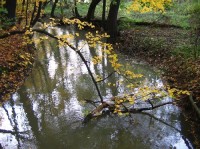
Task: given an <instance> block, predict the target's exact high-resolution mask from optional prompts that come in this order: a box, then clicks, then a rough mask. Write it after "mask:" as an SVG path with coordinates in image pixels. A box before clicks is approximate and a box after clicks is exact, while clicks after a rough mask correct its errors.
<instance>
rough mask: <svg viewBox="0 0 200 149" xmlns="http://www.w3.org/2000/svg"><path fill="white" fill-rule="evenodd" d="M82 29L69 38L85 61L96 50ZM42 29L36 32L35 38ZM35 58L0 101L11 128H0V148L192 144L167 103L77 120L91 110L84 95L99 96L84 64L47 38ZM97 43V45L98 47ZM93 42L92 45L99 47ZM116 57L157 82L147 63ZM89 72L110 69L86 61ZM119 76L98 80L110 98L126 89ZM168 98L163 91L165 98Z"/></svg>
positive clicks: (0, 114)
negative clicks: (18, 85)
mask: <svg viewBox="0 0 200 149" xmlns="http://www.w3.org/2000/svg"><path fill="white" fill-rule="evenodd" d="M48 31H49V32H52V33H54V34H59V35H61V34H63V33H64V34H66V33H69V32H74V30H73V29H68V30H66V28H52V29H49V30H48ZM83 34H84V32H82V34H81V36H80V37H77V38H76V39H75V40H73V41H72V42H73V43H74V45H76V46H82V52H83V53H84V55H85V56H86V59H87V60H88V61H90V60H91V56H95V55H97V53H98V52H100V53H98V54H101V53H102V52H101V51H100V50H94V49H90V50H89V48H88V45H84V46H83V41H84V38H83ZM40 36H41V35H39V34H36V35H35V38H39V37H40ZM36 47H37V59H36V61H35V65H34V67H33V70H32V73H31V74H30V76H29V77H28V78H27V80H26V81H25V83H24V85H23V86H22V87H21V88H20V89H19V90H18V91H17V92H16V93H15V94H13V95H12V97H11V99H10V101H8V102H7V103H5V104H4V105H3V106H2V107H0V129H5V130H10V131H12V133H0V143H1V145H2V146H3V147H4V148H6V149H7V148H10V149H14V148H24V149H27V148H31V149H47V148H48V149H55V148H56V149H66V148H67V149H92V148H95V149H101V148H105V149H132V148H135V149H150V148H151V149H156V148H173V147H176V148H178V149H188V148H193V147H192V144H191V143H190V140H189V139H188V138H187V131H186V129H187V127H188V126H187V125H188V124H187V123H186V122H185V120H184V118H183V116H182V114H181V113H180V110H179V109H178V108H177V107H176V106H173V105H167V106H164V107H161V108H158V109H156V110H153V111H150V112H149V113H146V114H145V113H144V114H142V113H138V114H132V115H131V117H129V116H116V115H107V116H105V117H102V118H100V119H94V120H92V121H91V122H89V123H88V124H86V125H83V124H82V120H83V118H84V115H85V114H86V113H87V112H88V111H90V110H92V109H93V108H94V107H92V106H91V105H89V104H85V103H84V99H88V100H98V99H99V98H98V96H97V93H96V90H95V87H94V85H93V83H92V81H91V78H90V76H89V75H88V72H87V69H86V67H85V66H84V64H83V62H82V61H81V60H80V58H79V57H78V55H77V54H76V53H75V52H74V51H72V50H70V49H69V48H67V47H58V46H57V41H55V40H53V39H49V40H47V41H44V42H42V43H41V44H37V45H36ZM98 48H99V49H100V47H98ZM98 48H97V49H98ZM120 61H121V63H127V62H128V63H129V65H128V66H127V67H129V68H130V69H131V70H132V71H135V72H137V73H142V74H143V75H144V78H143V79H141V80H140V82H141V85H143V84H148V85H152V84H157V85H160V86H162V85H163V83H162V80H161V78H160V77H159V75H158V74H157V73H156V72H155V71H154V70H153V69H152V68H150V67H149V66H147V65H144V64H140V63H136V62H135V61H134V60H132V59H131V58H129V57H127V56H123V55H121V59H120ZM90 68H91V69H92V72H93V73H94V74H103V75H104V76H107V75H109V74H110V73H111V72H112V71H113V70H112V68H111V66H110V64H109V63H108V62H107V59H106V58H104V59H103V61H102V63H101V64H100V65H98V66H97V65H93V63H92V62H91V63H90ZM119 77H120V76H118V75H116V74H115V75H112V77H110V78H108V79H107V80H106V81H104V82H102V83H100V84H99V86H100V89H101V92H102V95H103V97H104V98H105V99H106V98H109V97H112V96H116V95H120V94H122V93H124V92H126V91H127V89H126V87H125V86H117V85H116V86H109V85H108V82H110V83H113V84H117V80H118V79H119ZM168 100H171V99H170V98H169V97H166V98H165V99H164V101H168Z"/></svg>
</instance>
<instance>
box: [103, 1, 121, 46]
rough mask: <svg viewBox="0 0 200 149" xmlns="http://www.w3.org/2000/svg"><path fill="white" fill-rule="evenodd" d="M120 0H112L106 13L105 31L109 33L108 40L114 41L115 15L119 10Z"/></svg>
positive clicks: (115, 34) (115, 29) (115, 32)
mask: <svg viewBox="0 0 200 149" xmlns="http://www.w3.org/2000/svg"><path fill="white" fill-rule="evenodd" d="M119 4H120V0H112V2H111V4H110V10H109V13H108V18H107V24H106V31H107V32H108V34H109V35H110V38H109V42H111V43H112V42H114V41H115V39H116V36H117V15H118V10H119Z"/></svg>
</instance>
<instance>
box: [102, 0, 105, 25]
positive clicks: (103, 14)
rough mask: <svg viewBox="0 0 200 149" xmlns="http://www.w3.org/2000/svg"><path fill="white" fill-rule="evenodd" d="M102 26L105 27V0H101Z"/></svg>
mask: <svg viewBox="0 0 200 149" xmlns="http://www.w3.org/2000/svg"><path fill="white" fill-rule="evenodd" d="M102 27H103V28H104V29H105V27H106V0H103V12H102Z"/></svg>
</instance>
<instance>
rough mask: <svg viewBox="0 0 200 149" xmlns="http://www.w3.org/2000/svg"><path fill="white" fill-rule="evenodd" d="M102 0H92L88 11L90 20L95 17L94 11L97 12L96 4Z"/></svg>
mask: <svg viewBox="0 0 200 149" xmlns="http://www.w3.org/2000/svg"><path fill="white" fill-rule="evenodd" d="M100 1H101V0H92V2H91V4H90V7H89V9H88V13H87V20H88V21H90V20H91V19H93V18H94V12H95V9H96V6H97V5H98V3H99V2H100Z"/></svg>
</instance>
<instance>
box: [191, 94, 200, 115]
mask: <svg viewBox="0 0 200 149" xmlns="http://www.w3.org/2000/svg"><path fill="white" fill-rule="evenodd" d="M189 100H190V103H191V104H192V106H193V108H194V110H195V111H196V113H197V114H198V116H199V118H200V109H199V108H198V106H197V105H196V103H195V102H194V100H193V97H192V95H190V96H189Z"/></svg>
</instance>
